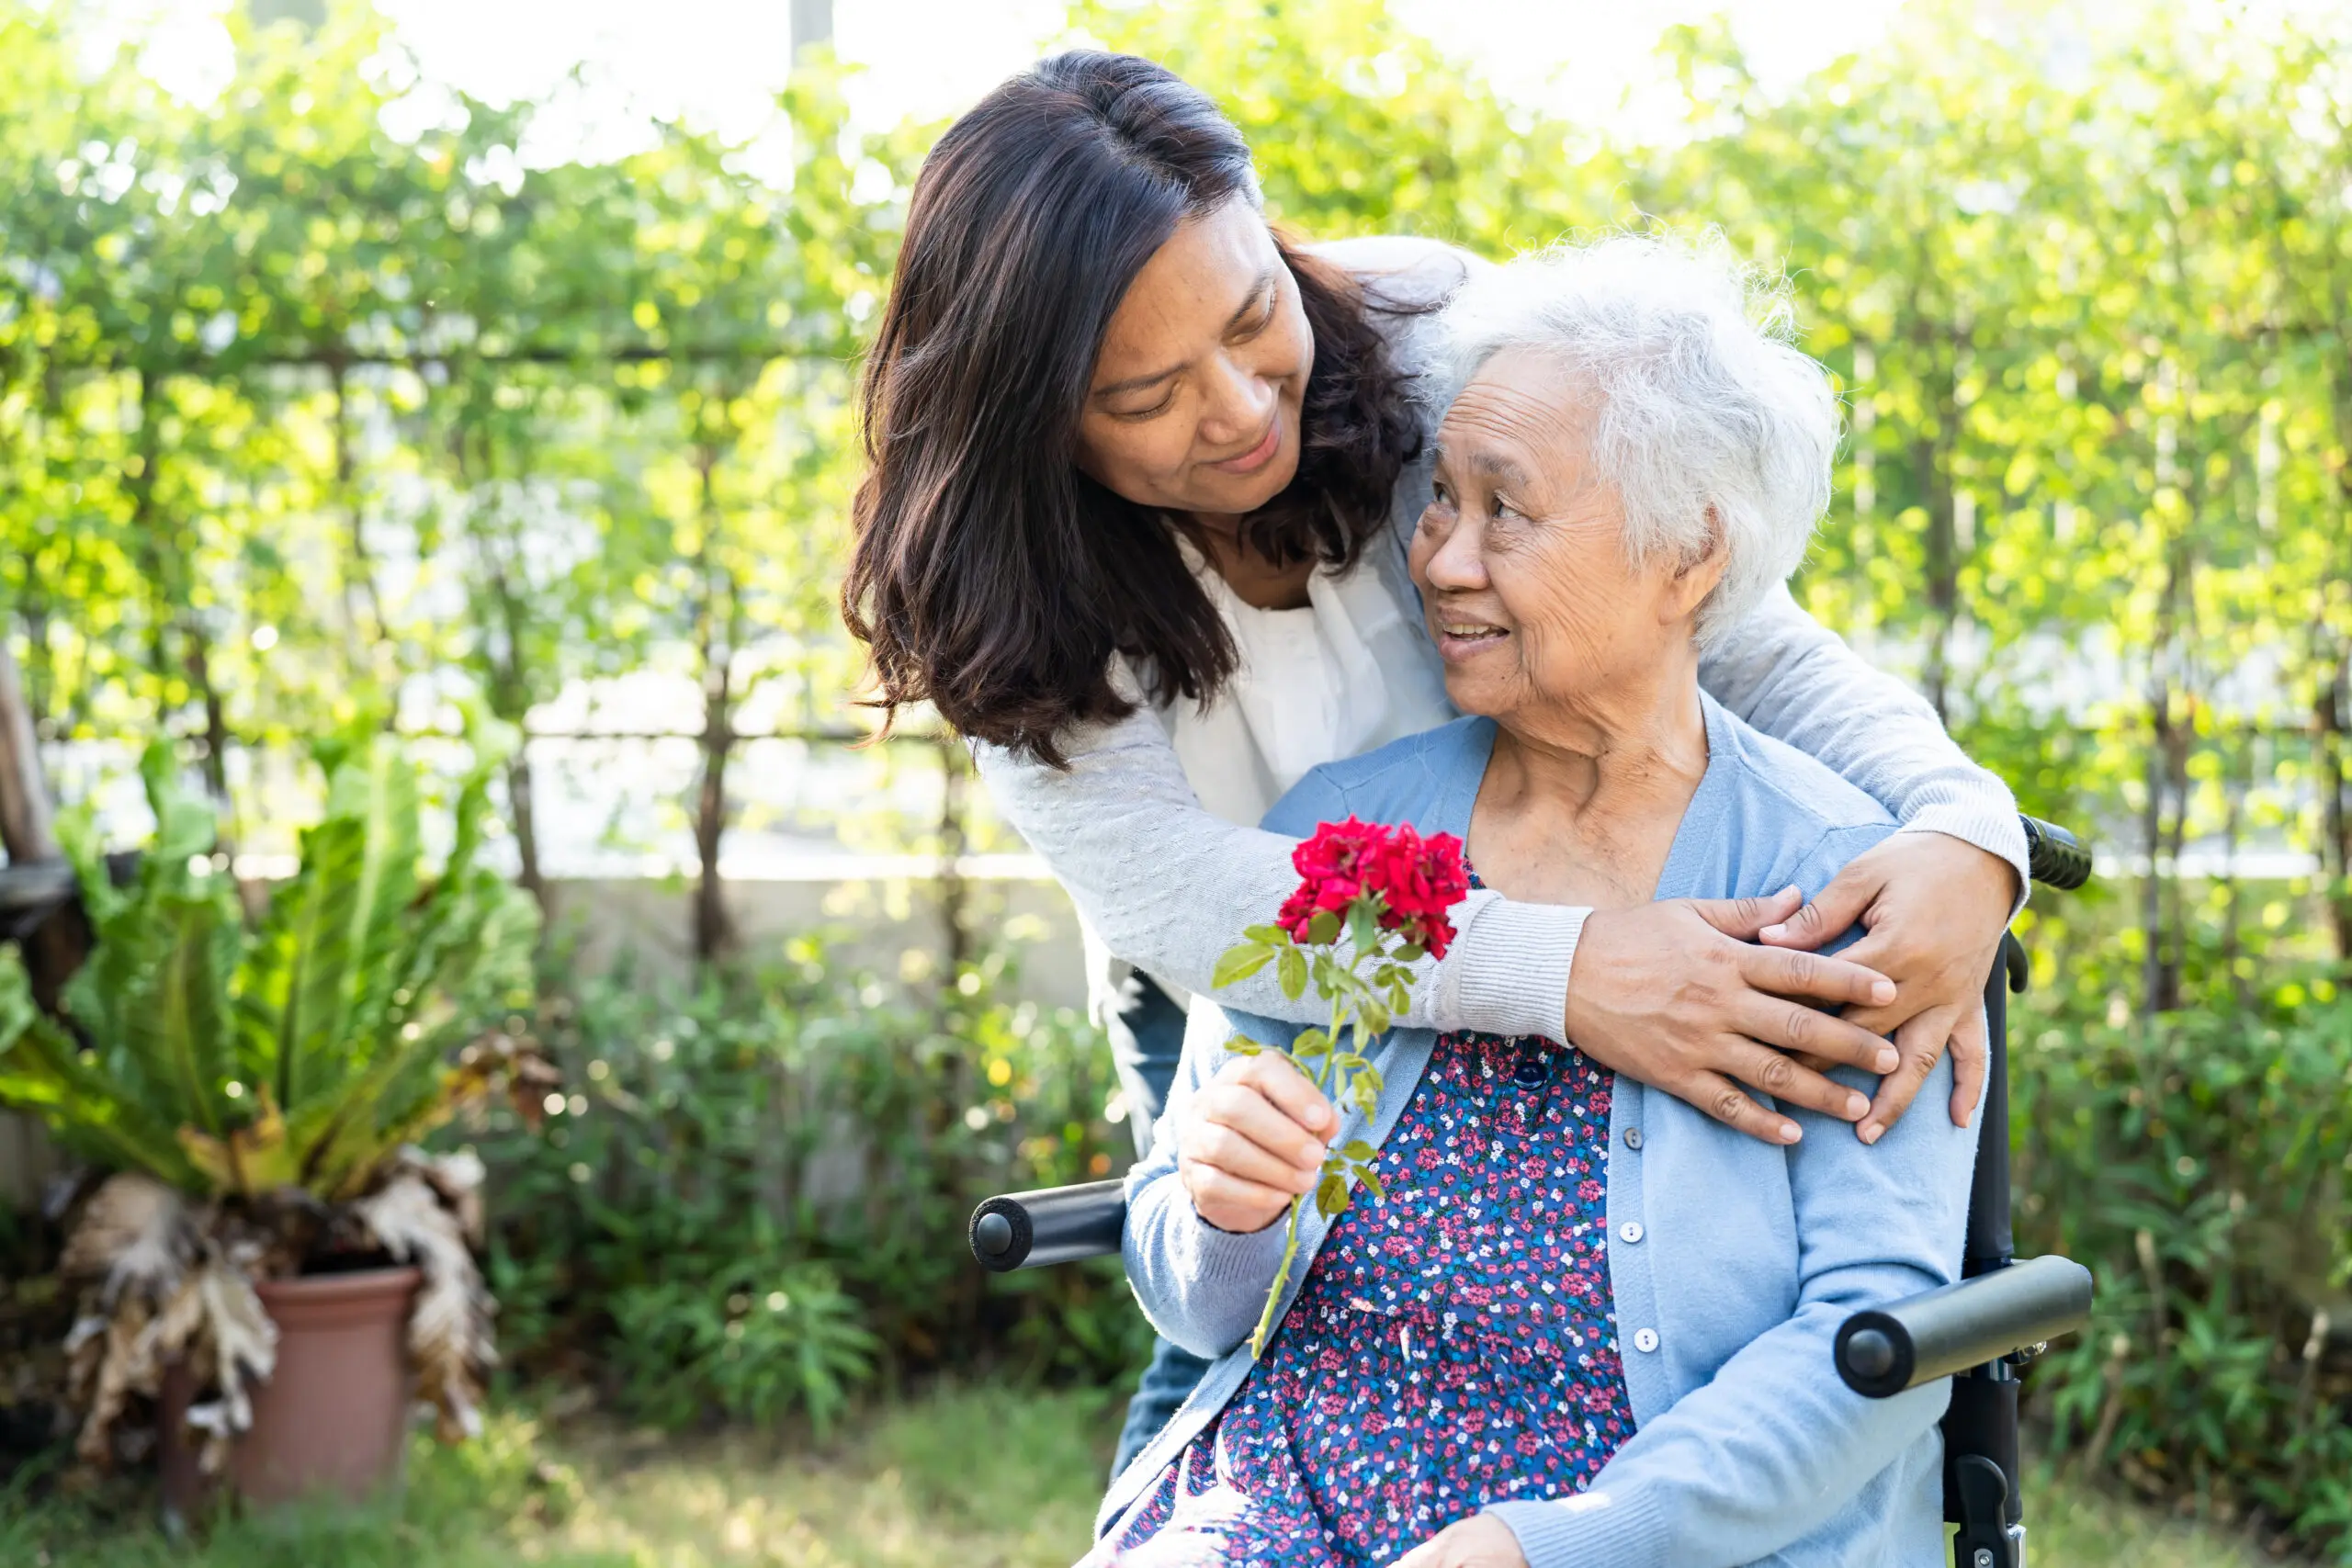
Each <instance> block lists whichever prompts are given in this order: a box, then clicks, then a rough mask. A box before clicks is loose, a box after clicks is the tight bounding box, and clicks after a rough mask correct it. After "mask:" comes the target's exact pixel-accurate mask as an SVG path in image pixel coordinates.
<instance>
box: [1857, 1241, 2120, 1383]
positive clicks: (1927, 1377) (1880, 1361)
mask: <svg viewBox="0 0 2352 1568" xmlns="http://www.w3.org/2000/svg"><path fill="white" fill-rule="evenodd" d="M2090 1314H2091V1271H2090V1270H2089V1269H2086V1268H2084V1267H2083V1266H2082V1265H2081V1264H2079V1263H2077V1262H2075V1260H2074V1259H2073V1258H2059V1257H2056V1256H2054V1255H2053V1256H2051V1257H2047V1258H2027V1259H2025V1260H2024V1261H2023V1262H2020V1263H2014V1264H2011V1265H2010V1266H2009V1267H2007V1268H2006V1269H1994V1270H1993V1271H1992V1272H1990V1273H1987V1274H1979V1275H1977V1276H1976V1277H1975V1278H1974V1279H1973V1280H1962V1281H1961V1282H1960V1283H1958V1284H1956V1285H1946V1286H1944V1287H1943V1288H1942V1289H1940V1290H1934V1291H1928V1292H1923V1293H1921V1294H1919V1295H1916V1296H1912V1297H1909V1298H1907V1299H1906V1300H1904V1301H1899V1302H1896V1303H1893V1304H1892V1305H1890V1306H1885V1307H1881V1308H1877V1309H1875V1310H1872V1311H1870V1312H1858V1313H1856V1314H1854V1315H1853V1316H1851V1317H1849V1318H1848V1319H1847V1320H1846V1321H1845V1322H1844V1323H1843V1324H1841V1325H1838V1341H1837V1358H1838V1376H1839V1377H1841V1378H1843V1379H1845V1380H1846V1386H1847V1387H1848V1388H1850V1389H1852V1390H1853V1391H1854V1392H1855V1393H1859V1394H1861V1395H1863V1396H1864V1397H1865V1398H1870V1399H1891V1398H1893V1397H1894V1395H1896V1394H1898V1393H1903V1392H1904V1391H1905V1389H1912V1388H1917V1387H1918V1386H1919V1385H1920V1384H1921V1383H1924V1382H1934V1381H1935V1380H1936V1379H1938V1378H1942V1377H1950V1376H1951V1375H1952V1374H1953V1373H1955V1372H1964V1371H1969V1370H1970V1369H1971V1368H1974V1367H1981V1366H1985V1365H1986V1364H1987V1363H1988V1362H1993V1361H1998V1360H2001V1359H2004V1358H2005V1357H2008V1356H2012V1355H2015V1354H2016V1353H2017V1352H2018V1351H2020V1350H2024V1349H2026V1348H2030V1347H2035V1346H2040V1345H2041V1344H2044V1343H2046V1342H2047V1341H2049V1340H2052V1339H2055V1338H2057V1337H2059V1336H2060V1335H2062V1334H2072V1333H2074V1332H2075V1330H2076V1329H2078V1328H2080V1327H2082V1326H2083V1325H2084V1324H2086V1323H2087V1322H2089V1321H2090Z"/></svg>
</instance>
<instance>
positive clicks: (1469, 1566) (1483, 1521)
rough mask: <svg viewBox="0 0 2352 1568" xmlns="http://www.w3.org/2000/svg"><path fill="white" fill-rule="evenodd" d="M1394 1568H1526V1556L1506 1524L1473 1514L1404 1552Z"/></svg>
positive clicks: (1489, 1516) (1492, 1518)
mask: <svg viewBox="0 0 2352 1568" xmlns="http://www.w3.org/2000/svg"><path fill="white" fill-rule="evenodd" d="M1396 1568H1527V1554H1526V1553H1525V1552H1522V1551H1520V1549H1519V1537H1518V1536H1516V1535H1514V1534H1512V1533H1511V1528H1510V1526H1509V1525H1507V1524H1505V1523H1503V1522H1502V1520H1500V1519H1498V1518H1497V1517H1494V1516H1493V1515H1492V1514H1473V1515H1471V1516H1470V1517H1468V1518H1466V1519H1463V1520H1461V1521H1459V1522H1458V1523H1455V1524H1451V1525H1448V1526H1446V1527H1445V1529H1442V1530H1440V1531H1439V1532H1438V1533H1437V1534H1435V1535H1433V1536H1431V1537H1430V1538H1429V1540H1425V1541H1423V1542H1421V1544H1420V1545H1419V1546H1417V1547H1415V1548H1413V1550H1412V1551H1408V1552H1407V1553H1405V1555H1404V1556H1402V1557H1400V1558H1398V1559H1397V1563H1396Z"/></svg>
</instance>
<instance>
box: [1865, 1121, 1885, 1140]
mask: <svg viewBox="0 0 2352 1568" xmlns="http://www.w3.org/2000/svg"><path fill="white" fill-rule="evenodd" d="M1885 1131H1886V1129H1885V1128H1883V1127H1882V1126H1880V1125H1879V1124H1878V1123H1877V1122H1871V1124H1870V1125H1869V1126H1867V1127H1864V1128H1863V1129H1862V1142H1864V1143H1866V1144H1875V1143H1877V1142H1878V1140H1879V1136H1880V1134H1883V1133H1884V1132H1885Z"/></svg>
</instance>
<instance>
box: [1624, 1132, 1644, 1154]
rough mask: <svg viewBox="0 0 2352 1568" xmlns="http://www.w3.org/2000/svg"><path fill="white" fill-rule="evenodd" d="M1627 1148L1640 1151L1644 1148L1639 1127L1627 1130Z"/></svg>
mask: <svg viewBox="0 0 2352 1568" xmlns="http://www.w3.org/2000/svg"><path fill="white" fill-rule="evenodd" d="M1625 1146H1626V1147H1627V1148H1629V1149H1638V1148H1640V1147H1641V1146H1642V1130H1641V1129H1640V1128H1639V1127H1628V1128H1626V1129H1625Z"/></svg>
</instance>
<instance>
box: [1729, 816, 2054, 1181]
mask: <svg viewBox="0 0 2352 1568" xmlns="http://www.w3.org/2000/svg"><path fill="white" fill-rule="evenodd" d="M2017 897H2018V874H2017V872H2016V871H2015V870H2014V869H2013V868H2012V867H2011V866H2010V864H2009V863H2008V862H2007V861H2005V860H2003V859H2001V857H2000V856H1998V855H1996V854H1991V853H1988V852H1985V851H1984V850H1980V849H1978V848H1977V847H1976V846H1975V845H1973V844H1972V843H1969V842H1968V841H1967V840H1963V839H1955V838H1952V837H1951V836H1950V835H1949V834H1945V833H1896V834H1894V835H1893V836H1892V837H1890V838H1887V839H1885V840H1882V841H1881V842H1880V843H1878V844H1877V845H1875V846H1874V847H1872V848H1871V850H1869V851H1868V852H1865V853H1863V854H1860V855H1857V856H1855V857H1854V859H1853V860H1852V861H1850V862H1849V863H1848V864H1847V866H1846V868H1845V869H1844V870H1843V871H1841V872H1839V873H1838V874H1837V876H1836V877H1834V878H1832V879H1831V881H1830V884H1829V886H1826V887H1825V888H1823V889H1822V890H1821V893H1820V895H1819V897H1815V899H1814V900H1813V902H1812V903H1810V904H1807V905H1806V906H1805V907H1804V908H1802V909H1800V910H1798V911H1797V912H1796V914H1795V915H1794V916H1792V918H1791V919H1788V920H1787V921H1785V922H1783V923H1779V924H1774V925H1768V926H1766V927H1765V928H1764V929H1763V931H1761V932H1760V933H1758V934H1759V935H1760V937H1761V939H1762V940H1763V941H1764V942H1769V943H1770V944H1772V945H1773V946H1776V947H1781V948H1815V947H1819V946H1820V945H1821V944H1822V943H1823V942H1829V941H1831V940H1833V939H1835V938H1836V937H1837V936H1838V935H1839V934H1840V933H1841V932H1844V931H1849V930H1851V929H1852V928H1853V926H1854V925H1855V924H1856V923H1857V922H1859V923H1860V924H1861V925H1862V926H1863V927H1864V928H1865V930H1866V931H1868V933H1869V934H1868V935H1866V936H1864V937H1863V938H1862V939H1861V940H1860V942H1856V943H1854V945H1853V946H1851V947H1849V948H1848V949H1846V951H1845V952H1844V953H1840V954H1838V956H1839V957H1841V958H1844V959H1847V960H1849V961H1850V962H1852V963H1856V964H1869V965H1870V966H1871V968H1873V969H1876V970H1879V971H1880V972H1882V973H1883V974H1884V975H1886V976H1888V977H1889V978H1891V979H1893V980H1894V987H1895V992H1894V1001H1892V1002H1883V1003H1875V1004H1872V1005H1871V1006H1868V1007H1865V1008H1862V1009H1860V1010H1857V1011H1854V1012H1850V1013H1848V1014H1847V1015H1846V1016H1847V1020H1848V1021H1849V1022H1850V1023H1852V1024H1854V1025H1855V1026H1856V1027H1858V1028H1861V1029H1868V1030H1871V1031H1874V1032H1878V1033H1881V1034H1890V1033H1891V1034H1893V1035H1894V1043H1895V1045H1896V1047H1897V1048H1898V1049H1899V1050H1900V1051H1901V1052H1902V1054H1903V1066H1902V1068H1901V1070H1900V1071H1898V1072H1895V1073H1894V1074H1892V1075H1890V1076H1889V1077H1887V1079H1886V1081H1885V1082H1883V1083H1882V1084H1880V1085H1879V1088H1878V1098H1877V1099H1876V1100H1872V1101H1871V1108H1870V1113H1869V1114H1868V1115H1867V1116H1866V1117H1864V1118H1863V1121H1862V1125H1861V1136H1862V1141H1863V1142H1864V1143H1866V1144H1870V1143H1876V1142H1877V1141H1878V1139H1879V1137H1880V1135H1881V1134H1883V1133H1884V1132H1885V1131H1886V1130H1887V1128H1889V1127H1891V1126H1893V1125H1894V1123H1895V1122H1897V1121H1899V1120H1900V1119H1901V1118H1902V1116H1903V1113H1904V1112H1905V1111H1907V1110H1909V1109H1910V1106H1911V1101H1912V1100H1913V1099H1914V1098H1916V1097H1917V1094H1918V1092H1919V1089H1920V1086H1921V1085H1923V1084H1925V1083H1926V1082H1927V1081H1928V1074H1929V1073H1932V1072H1934V1071H1935V1070H1936V1063H1937V1062H1938V1061H1939V1060H1940V1059H1941V1058H1942V1056H1943V1054H1944V1048H1945V1046H1946V1045H1947V1044H1949V1045H1950V1046H1951V1057H1952V1088H1951V1119H1952V1122H1953V1123H1954V1124H1955V1125H1958V1126H1962V1127H1965V1126H1967V1125H1968V1119H1969V1117H1970V1116H1972V1115H1973V1114H1974V1113H1975V1111H1976V1101H1977V1098H1978V1096H1980V1095H1981V1094H1983V1093H1984V1090H1985V1060H1986V1056H1987V1055H1988V1053H1987V1051H1986V1046H1985V1014H1984V1012H1983V1011H1982V1010H1980V1009H1979V1008H1978V1006H1977V1002H1978V999H1979V998H1982V997H1983V995H1984V994H1985V976H1988V975H1990V974H1991V973H1992V972H1993V960H1994V955H1995V954H1996V953H1998V952H1999V951H2000V945H2001V933H2002V932H2003V931H2007V929H2008V925H2009V915H2010V913H2011V911H2012V910H2013V909H2014V908H2016V906H2017Z"/></svg>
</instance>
